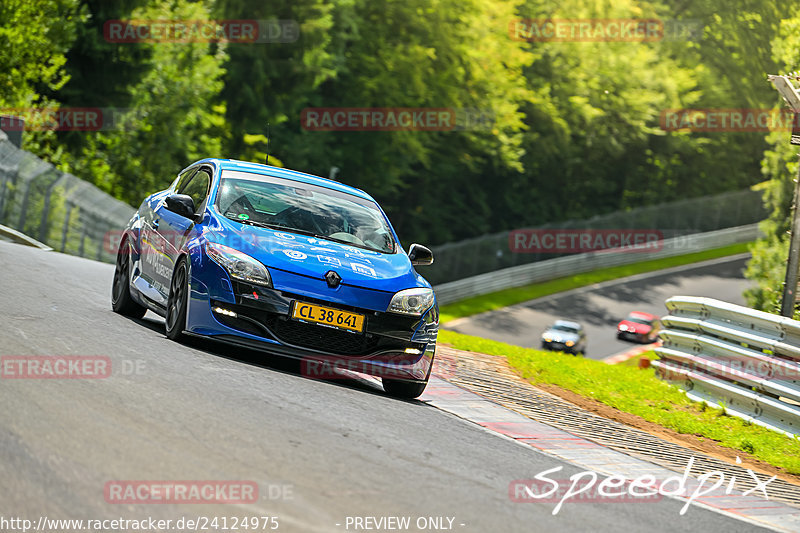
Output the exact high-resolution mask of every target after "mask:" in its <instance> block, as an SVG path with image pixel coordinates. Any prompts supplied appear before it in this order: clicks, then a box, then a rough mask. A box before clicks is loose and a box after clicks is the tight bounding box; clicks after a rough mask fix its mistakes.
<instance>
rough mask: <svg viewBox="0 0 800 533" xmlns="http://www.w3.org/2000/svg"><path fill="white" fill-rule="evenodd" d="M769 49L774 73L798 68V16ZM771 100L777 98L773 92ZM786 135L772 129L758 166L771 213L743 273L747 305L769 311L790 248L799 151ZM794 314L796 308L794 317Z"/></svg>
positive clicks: (777, 298) (776, 305)
mask: <svg viewBox="0 0 800 533" xmlns="http://www.w3.org/2000/svg"><path fill="white" fill-rule="evenodd" d="M772 49H773V54H774V58H775V61H776V63H777V65H778V69H777V70H778V71H779V72H776V73H788V72H790V71H795V70H797V69H798V68H799V67H800V17H795V18H791V19H785V20H783V21H782V22H781V25H780V33H779V36H778V37H777V38H776V39H775V40H774V41H773V46H772ZM795 83H796V82H795ZM773 99H774V101H775V102H777V101H779V100H780V98H779V97H778V96H777V95H776V93H773ZM780 101H781V102H782V100H780ZM788 137H789V134H788V132H785V131H775V132H772V133H770V134H769V135H768V137H767V142H768V143H769V149H767V150H766V151H765V153H764V158H763V160H762V163H761V166H762V171H763V173H764V176H766V177H768V178H769V181H768V182H767V183H766V184H765V187H764V203H765V205H766V206H767V208H768V210H769V212H770V215H769V218H768V219H767V220H765V221H764V222H763V223H762V225H761V228H762V230H763V232H764V234H765V238H764V239H761V240H759V241H758V242H757V243H756V244H755V246H754V247H753V258H752V260H751V261H750V262H749V264H748V268H747V272H746V273H745V274H746V276H747V277H748V278H749V279H752V280H753V281H755V282H756V284H757V285H756V287H754V288H752V289H749V290H748V291H747V292H746V293H745V296H746V297H747V302H748V304H749V305H751V306H753V307H755V308H757V309H761V310H764V311H769V312H778V311H779V310H780V303H781V296H782V289H783V287H782V286H783V280H784V274H785V269H786V258H787V257H788V250H789V235H788V230H789V228H790V225H791V222H790V219H791V204H792V195H793V192H794V181H793V180H794V178H795V176H796V175H797V165H798V161H797V158H798V153H797V147H795V146H792V145H791V144H789V138H788ZM797 315H798V313H797V311H795V318H797V317H798V316H797Z"/></svg>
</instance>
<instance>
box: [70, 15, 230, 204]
mask: <svg viewBox="0 0 800 533" xmlns="http://www.w3.org/2000/svg"><path fill="white" fill-rule="evenodd" d="M132 18H134V19H140V20H188V21H199V20H208V19H209V18H210V13H209V6H208V5H207V4H205V3H203V2H192V1H190V0H152V1H151V2H150V4H149V5H148V6H147V7H145V8H139V9H136V10H134V11H133V13H132ZM118 46H125V45H123V44H120V45H118ZM144 46H146V47H147V48H148V53H147V57H148V59H147V60H146V62H145V69H144V71H145V73H144V74H143V75H142V76H141V77H140V78H138V79H137V80H136V81H135V83H134V84H133V85H130V86H128V88H127V91H128V97H127V98H126V100H127V101H128V103H129V104H128V105H129V111H127V112H126V113H124V114H123V115H122V117H121V118H120V121H119V126H118V128H117V129H115V130H112V131H103V132H100V133H96V134H91V135H87V136H86V144H85V145H84V147H83V151H82V155H81V157H77V158H75V159H74V161H73V162H72V163H71V166H70V168H71V170H72V171H73V172H75V173H76V174H78V175H81V176H92V177H93V180H94V182H95V184H96V185H98V186H100V187H101V188H102V189H104V190H105V191H107V192H109V193H111V194H112V195H114V196H115V197H117V198H120V199H122V200H124V201H127V202H129V203H131V204H133V205H137V204H138V203H139V202H140V201H141V200H142V197H143V196H144V195H146V194H149V193H151V192H155V191H156V190H158V189H161V188H163V187H165V186H167V185H169V183H170V182H171V181H172V180H173V179H174V177H175V176H176V174H177V173H178V171H179V170H180V169H181V168H183V167H185V166H186V165H187V164H189V163H191V162H192V161H194V160H196V159H200V158H203V157H222V156H224V153H223V149H222V145H223V143H224V142H225V140H226V138H227V135H228V128H227V126H226V124H225V118H224V115H225V106H224V103H223V102H221V101H220V99H219V93H220V91H221V90H222V86H223V81H222V77H223V75H224V69H223V67H222V65H223V63H224V62H225V60H226V58H227V55H226V52H225V47H224V45H221V44H218V43H214V42H175V43H173V42H155V43H150V44H146V45H144Z"/></svg>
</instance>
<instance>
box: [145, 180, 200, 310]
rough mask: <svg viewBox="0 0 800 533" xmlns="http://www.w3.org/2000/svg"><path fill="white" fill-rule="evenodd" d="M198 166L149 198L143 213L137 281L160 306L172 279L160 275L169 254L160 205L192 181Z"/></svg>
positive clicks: (163, 301)
mask: <svg viewBox="0 0 800 533" xmlns="http://www.w3.org/2000/svg"><path fill="white" fill-rule="evenodd" d="M198 169H199V167H198V166H194V167H191V168H189V169H186V170H185V171H183V172H181V174H180V175H179V176H178V178H177V180H176V182H175V186H174V188H171V189H169V190H167V191H165V192H163V193H161V194H158V195H155V196H153V197H152V198H151V199H149V200H148V202H147V204H146V206H145V208H144V209H143V210H142V212H141V217H142V229H141V236H140V243H139V244H140V250H141V257H140V262H139V267H140V271H141V276H140V278H141V279H139V280H137V281H136V285H137V287H138V289H139V291H140V292H141V293H142V294H143V295H145V296H146V297H147V298H148V299H150V300H153V301H154V302H156V303H158V304H160V305H165V303H166V301H165V300H164V299H163V294H164V293H165V291H166V292H167V293H168V291H169V284H168V280H165V279H164V277H163V276H159V272H161V271H162V270H163V267H162V266H161V265H162V264H163V263H164V261H163V260H162V256H163V254H165V253H167V245H166V242H165V240H164V239H163V238H162V235H161V233H160V232H159V231H158V229H159V225H160V223H161V220H160V217H161V212H160V208H161V207H163V205H164V198H166V197H167V196H169V195H170V194H173V193H174V191H175V190H176V189H179V188H182V187H184V186H185V185H186V184H188V183H189V180H190V179H191V178H192V177H193V176H194V174H195V173H196V172H197V170H198ZM157 212H158V213H157ZM165 281H166V282H167V286H166V288H165V287H164V286H163V285H164V283H165Z"/></svg>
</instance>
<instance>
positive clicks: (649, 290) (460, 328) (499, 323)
mask: <svg viewBox="0 0 800 533" xmlns="http://www.w3.org/2000/svg"><path fill="white" fill-rule="evenodd" d="M748 257H749V255H748V254H742V255H737V256H733V257H726V258H722V259H714V260H711V261H706V262H703V263H698V264H694V265H686V266H682V267H676V268H671V269H667V270H661V271H657V272H650V273H647V274H641V275H637V276H631V277H630V278H624V279H619V280H613V281H609V282H605V283H601V284H597V285H594V286H590V287H584V288H581V289H576V290H572V291H568V292H563V293H559V294H554V295H552V296H546V297H544V298H539V299H537V300H532V301H529V302H525V303H521V304H518V305H514V306H511V307H506V308H504V309H498V310H497V311H491V312H488V313H482V314H480V315H475V316H473V317H467V318H462V319H458V320H455V321H452V322H449V323H448V324H447V326H446V327H447V329H452V330H453V331H457V332H459V333H466V334H468V335H477V336H479V337H484V338H487V339H493V340H496V341H501V342H506V343H509V344H515V345H518V346H525V347H534V348H538V347H539V346H540V342H541V334H542V332H543V331H545V329H546V328H547V326H549V325H550V324H552V323H553V321H554V320H556V319H559V318H564V319H568V320H576V321H578V322H580V323H581V324H583V326H584V328H585V329H586V334H587V340H588V350H587V352H586V356H587V357H589V358H591V359H605V358H606V357H609V356H612V355H614V354H617V353H619V352H622V351H625V350H630V349H631V348H633V347H636V346H637V345H636V344H634V343H632V342H629V341H621V340H618V339H617V337H616V331H617V324H618V323H619V321H620V320H622V319H623V318H625V316H627V314H628V313H629V312H631V311H645V312H648V313H652V314H654V315H657V316H662V315H665V314H666V313H667V309H666V307H665V306H664V302H665V301H666V299H667V298H669V297H671V296H678V295H680V296H706V297H709V298H716V299H718V300H724V301H726V302H730V303H734V304H739V305H744V303H745V302H744V297H743V296H742V293H743V292H744V290H745V289H747V288H748V287H750V286H751V285H752V282H750V281H749V280H746V279H745V278H744V275H743V271H744V268H745V264H746V262H747V258H748Z"/></svg>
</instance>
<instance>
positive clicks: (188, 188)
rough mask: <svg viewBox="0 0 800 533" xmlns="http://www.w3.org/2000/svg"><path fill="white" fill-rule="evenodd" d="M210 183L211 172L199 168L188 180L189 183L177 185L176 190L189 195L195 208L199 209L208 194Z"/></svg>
mask: <svg viewBox="0 0 800 533" xmlns="http://www.w3.org/2000/svg"><path fill="white" fill-rule="evenodd" d="M210 184H211V174H210V172H209V170H208V169H207V168H201V169H200V171H199V172H197V174H195V175H194V176H193V177H192V178H191V179H190V180H189V183H186V184H184V185H183V186H182V187H181V186H179V187H178V189H177V192H178V194H186V195H189V196H191V197H192V200H193V201H194V206H195V208H196V209H198V210H199V209H200V206H201V205H202V203H203V202H204V201H205V199H206V196H207V195H208V186H209V185H210Z"/></svg>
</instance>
